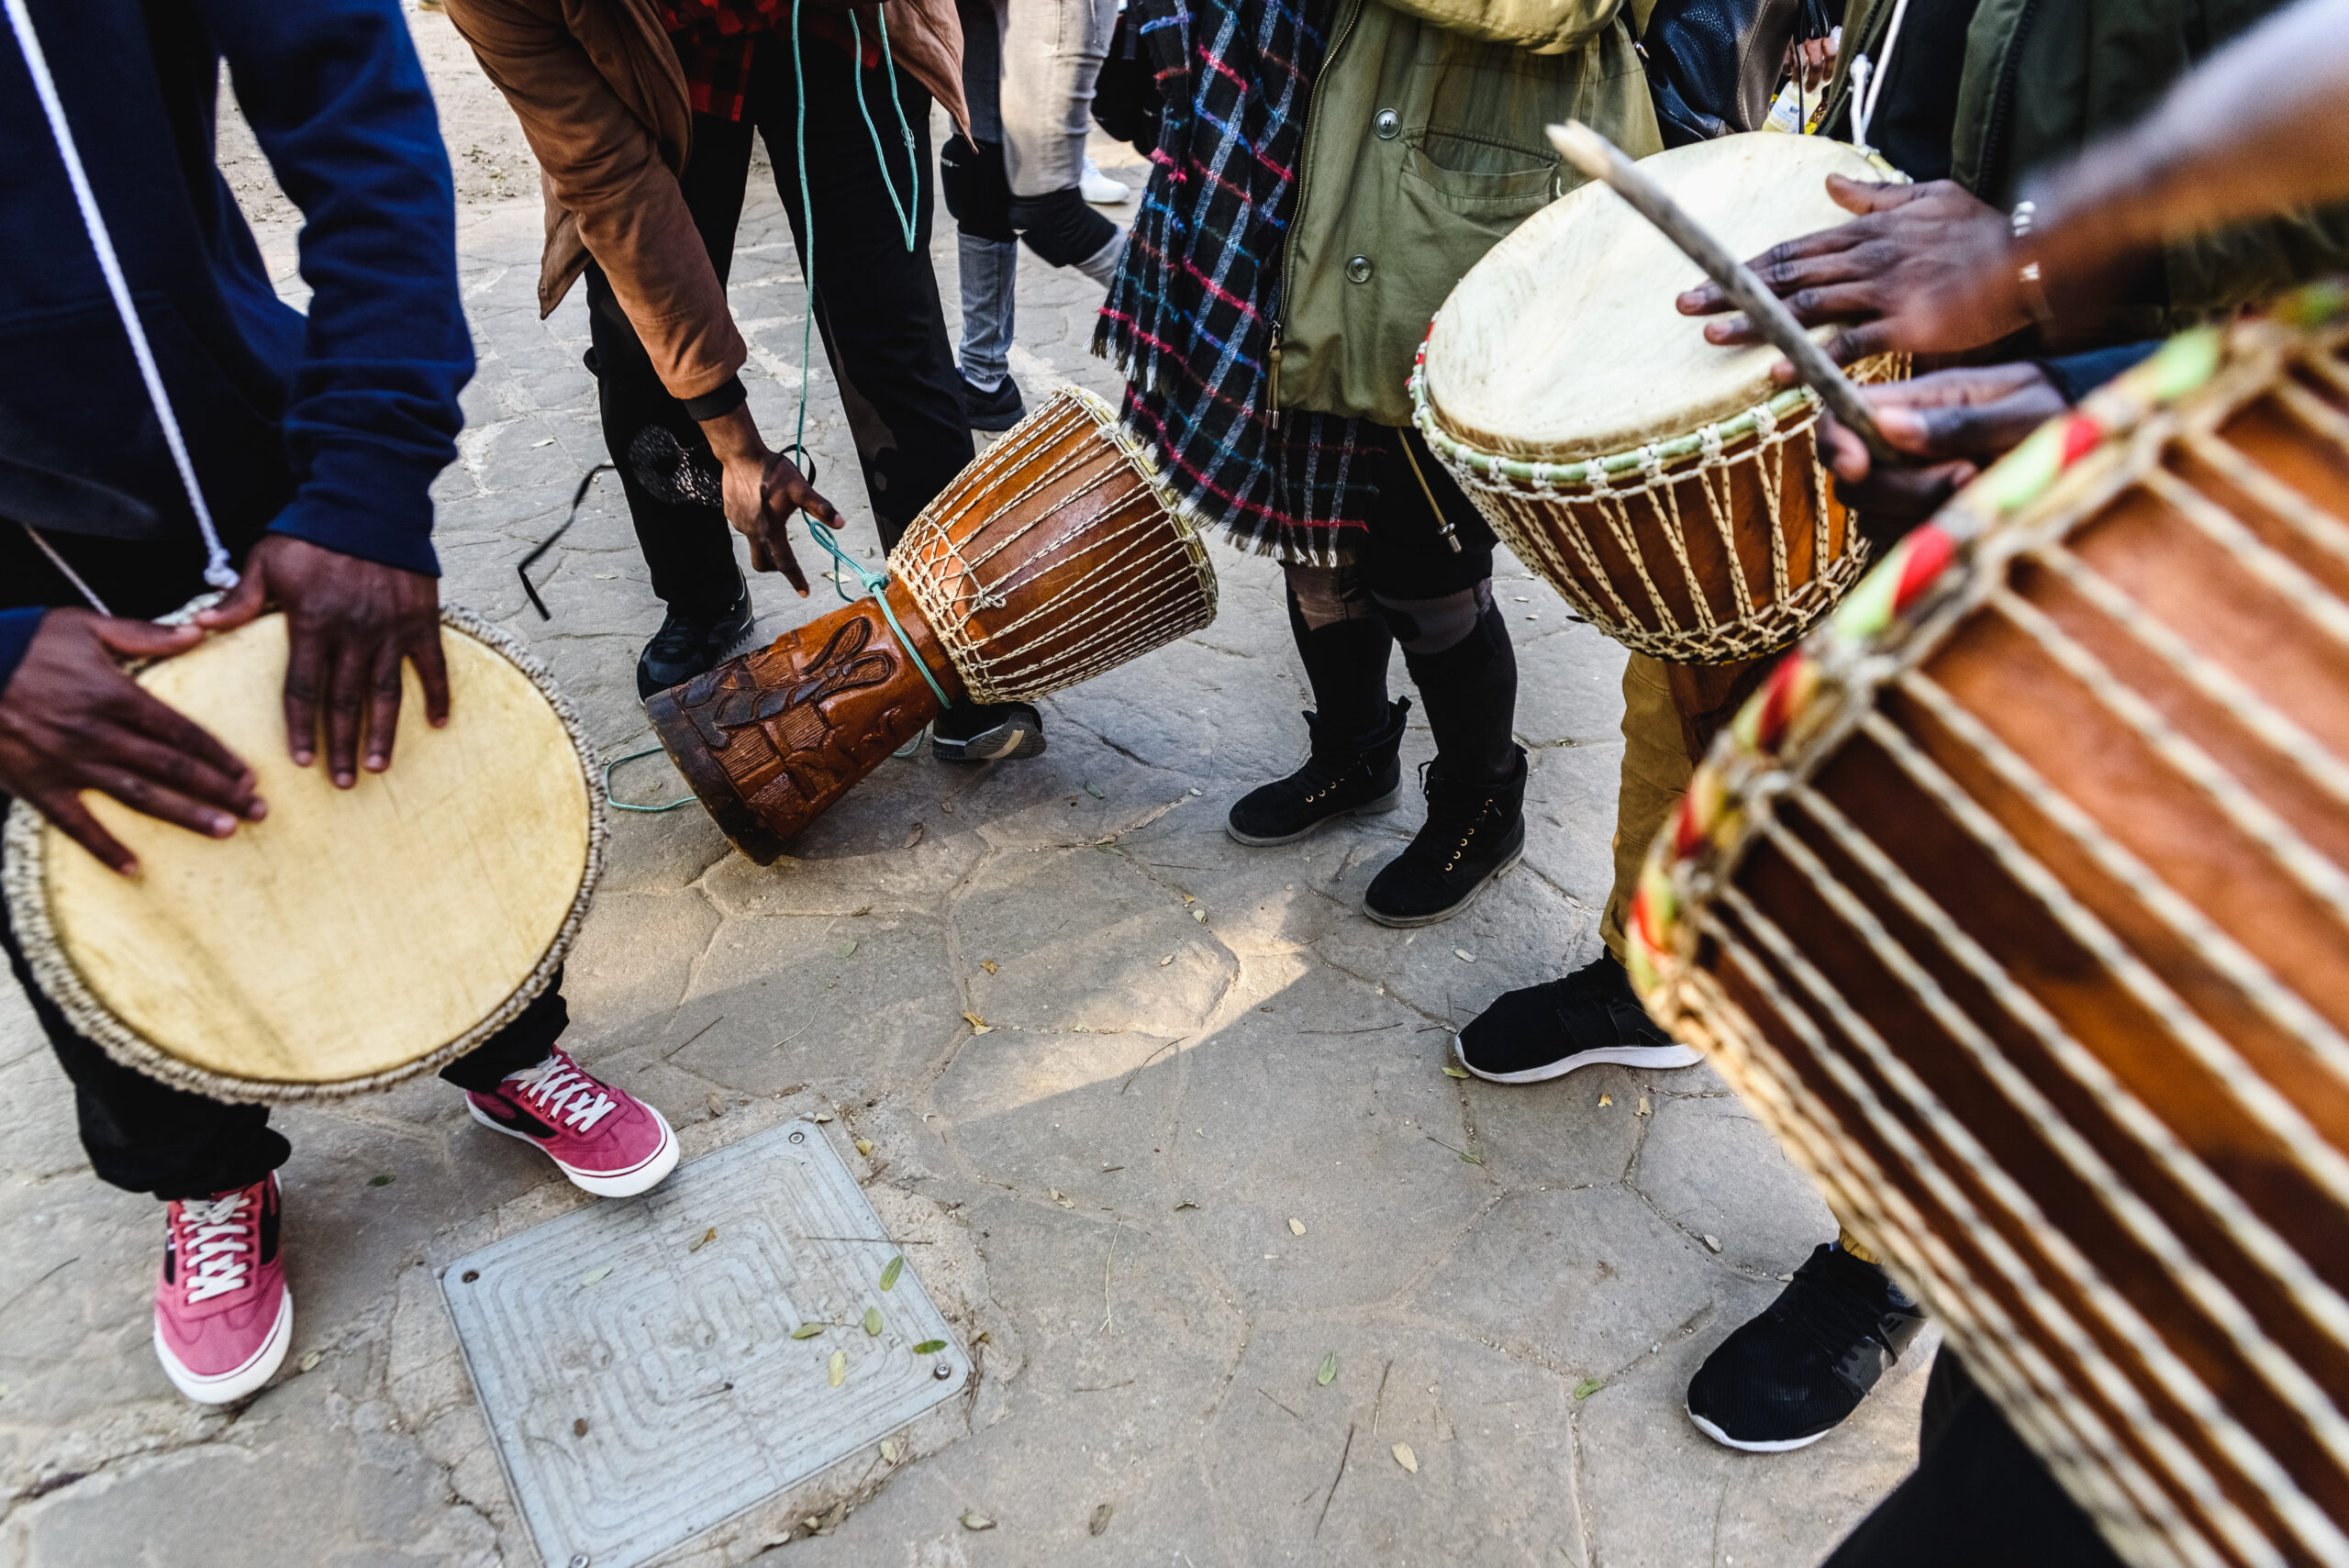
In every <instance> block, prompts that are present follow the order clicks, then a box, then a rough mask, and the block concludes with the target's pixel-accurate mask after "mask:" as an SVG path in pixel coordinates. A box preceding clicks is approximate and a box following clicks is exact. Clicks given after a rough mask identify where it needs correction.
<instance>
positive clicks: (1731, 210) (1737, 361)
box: [1426, 131, 1883, 462]
mask: <svg viewBox="0 0 2349 1568" xmlns="http://www.w3.org/2000/svg"><path fill="white" fill-rule="evenodd" d="M1640 167H1641V168H1642V169H1643V170H1645V171H1646V172H1648V173H1650V174H1652V175H1653V176H1654V177H1655V178H1656V179H1657V180H1658V181H1659V182H1660V183H1662V184H1663V185H1664V189H1665V190H1666V191H1667V192H1669V193H1670V194H1671V195H1672V197H1673V199H1674V200H1675V201H1677V202H1678V203H1679V204H1680V205H1681V206H1683V207H1685V208H1687V211H1688V212H1689V213H1690V215H1691V216H1693V217H1695V218H1696V219H1697V220H1698V222H1699V223H1702V224H1704V225H1705V226H1706V227H1707V228H1710V229H1711V230H1712V231H1713V233H1715V234H1716V235H1718V236H1720V239H1721V241H1722V243H1724V244H1726V245H1727V246H1728V247H1729V249H1730V251H1731V254H1733V255H1735V256H1738V257H1739V258H1741V259H1751V258H1752V257H1753V256H1755V255H1758V254H1759V253H1761V252H1762V251H1764V250H1768V249H1769V248H1770V247H1771V246H1773V245H1776V244H1777V243H1779V242H1780V241H1781V240H1787V239H1797V238H1798V237H1799V236H1802V235H1805V234H1810V233H1813V232H1815V231H1817V230H1819V229H1822V228H1834V227H1836V226H1837V225H1838V224H1842V223H1848V222H1850V221H1851V219H1852V217H1853V216H1854V215H1853V214H1851V213H1848V212H1845V211H1844V210H1843V209H1842V207H1840V206H1836V205H1835V204H1834V202H1833V201H1831V200H1830V199H1829V197H1828V195H1827V189H1826V185H1827V176H1828V175H1830V174H1843V175H1848V176H1849V177H1851V178H1853V179H1854V180H1877V179H1881V178H1883V173H1882V172H1881V171H1880V170H1878V169H1877V168H1876V166H1875V165H1873V164H1871V163H1870V162H1869V161H1867V159H1866V158H1865V157H1864V156H1862V155H1861V154H1860V153H1859V152H1858V151H1856V150H1854V149H1853V148H1851V147H1848V146H1845V145H1844V144H1843V143H1842V142H1839V141H1831V140H1829V139H1826V138H1824V137H1814V136H1787V135H1784V134H1781V133H1777V132H1771V131H1756V132H1753V133H1751V134H1749V135H1744V136H1728V137H1722V138H1720V139H1717V140H1713V141H1700V142H1697V143H1694V144H1692V145H1690V146H1687V147H1677V148H1674V149H1673V150H1670V151H1668V152H1660V153H1657V154H1656V155H1655V156H1654V157H1653V158H1647V159H1642V161H1641V162H1640ZM1703 281H1704V272H1703V271H1702V270H1701V269H1700V268H1698V265H1697V263H1696V262H1694V261H1690V260H1688V258H1687V257H1686V256H1684V255H1682V254H1681V253H1680V251H1679V250H1678V248H1677V247H1675V245H1674V244H1673V243H1672V241H1671V240H1669V239H1665V238H1664V234H1663V232H1662V231H1661V230H1659V229H1658V228H1655V227H1654V226H1653V224H1651V223H1649V222H1648V220H1647V219H1646V218H1643V217H1641V216H1640V215H1639V214H1638V213H1637V212H1634V211H1633V210H1632V209H1631V205H1630V204H1629V203H1627V202H1625V201H1624V200H1623V199H1622V198H1621V197H1620V196H1618V195H1616V194H1615V193H1614V192H1613V191H1612V190H1610V189H1609V188H1608V187H1607V186H1605V185H1603V184H1601V183H1598V182H1597V181H1595V180H1594V181H1592V182H1591V183H1589V184H1586V185H1582V186H1578V187H1577V188H1575V190H1573V191H1570V192H1568V193H1567V194H1566V195H1564V197H1562V198H1560V199H1559V200H1557V201H1555V202H1553V203H1552V204H1551V205H1550V206H1547V207H1544V208H1543V209H1542V211H1540V212H1538V213H1536V214H1534V215H1533V217H1530V218H1528V219H1527V220H1526V221H1525V222H1524V223H1523V224H1521V225H1520V226H1519V228H1518V229H1517V230H1516V232H1515V233H1513V234H1511V235H1509V237H1508V239H1504V240H1502V241H1501V242H1500V243H1499V244H1498V245H1496V246H1494V247H1493V249H1492V250H1490V251H1489V252H1487V253H1486V257H1485V259H1484V260H1483V261H1479V262H1477V263H1476V265H1475V267H1474V268H1473V269H1471V270H1470V271H1469V272H1468V275H1467V276H1465V277H1464V278H1462V279H1461V280H1460V284H1459V286H1458V287H1457V288H1454V289H1453V291H1452V297H1451V298H1449V299H1447V300H1446V301H1444V304H1443V308H1442V310H1440V311H1439V312H1437V314H1436V318H1435V326H1434V328H1433V330H1432V332H1431V334H1430V336H1429V339H1428V347H1427V361H1426V364H1427V370H1426V373H1427V395H1428V401H1429V402H1430V404H1431V405H1432V406H1433V411H1434V413H1435V416H1436V417H1437V419H1438V420H1439V421H1441V423H1442V426H1443V428H1445V429H1447V430H1449V431H1450V432H1451V433H1452V434H1453V435H1454V436H1456V437H1458V438H1459V439H1462V440H1464V441H1467V442H1470V443H1471V444H1473V445H1475V446H1478V447H1481V448H1484V449H1485V450H1488V451H1494V452H1498V453H1501V454H1503V455H1505V456H1509V457H1522V458H1534V459H1540V460H1544V461H1554V462H1575V461H1576V460H1579V459H1582V458H1588V457H1604V456H1608V455H1610V454H1612V453H1616V452H1621V451H1629V450H1632V449H1634V448H1637V447H1640V446H1643V445H1645V444H1646V443H1647V442H1650V441H1654V440H1661V439H1665V438H1667V437H1671V436H1677V435H1682V434H1685V433H1687V432H1688V431H1691V430H1695V429H1698V428H1701V427H1703V426H1706V425H1710V424H1715V423H1718V422H1720V421H1721V420H1723V419H1727V418H1730V417H1733V416H1735V415H1738V414H1742V413H1743V412H1744V411H1745V410H1746V409H1748V408H1751V407H1753V406H1754V405H1755V404H1757V403H1763V402H1766V401H1767V400H1768V399H1769V397H1770V396H1771V395H1772V394H1773V393H1775V392H1776V391H1778V390H1779V389H1778V388H1776V387H1775V386H1773V385H1772V384H1771V382H1770V366H1771V365H1772V364H1773V363H1774V362H1775V361H1776V360H1777V359H1778V358H1779V354H1778V350H1776V349H1774V348H1770V347H1768V346H1766V345H1765V346H1762V347H1759V348H1747V349H1731V348H1721V347H1719V346H1717V345H1715V344H1712V343H1708V342H1707V341H1705V336H1704V328H1705V323H1706V321H1707V320H1708V319H1709V318H1708V317H1691V316H1683V315H1681V314H1680V313H1679V312H1678V311H1677V310H1675V309H1674V308H1673V303H1672V302H1673V297H1674V296H1675V295H1677V294H1679V293H1680V292H1681V291H1682V290H1683V289H1687V288H1691V287H1693V286H1695V285H1696V284H1699V283H1702V282H1703ZM1830 335H1831V328H1818V329H1817V330H1816V331H1815V332H1814V333H1813V336H1814V337H1817V338H1819V339H1822V340H1823V339H1826V338H1827V337H1829V336H1830Z"/></svg>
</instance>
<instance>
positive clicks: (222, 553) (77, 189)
mask: <svg viewBox="0 0 2349 1568" xmlns="http://www.w3.org/2000/svg"><path fill="white" fill-rule="evenodd" d="M5 3H6V6H7V7H8V25H9V27H10V28H14V29H15V31H16V35H17V48H18V49H20V50H23V51H24V56H25V66H26V69H27V70H28V71H30V72H32V78H33V91H34V92H35V93H37V94H38V95H39V97H40V106H41V109H42V111H43V112H44V113H45V114H47V115H48V117H49V133H50V137H51V138H52V139H54V140H55V141H56V143H57V155H58V157H59V158H61V159H62V160H63V161H64V163H65V177H66V179H67V180H68V181H69V182H71V183H72V186H73V200H74V203H75V205H76V206H79V207H80V208H81V209H82V227H83V229H85V230H86V231H87V232H88V234H89V236H90V248H91V249H92V250H95V251H96V252H97V254H98V271H100V272H103V273H105V274H106V292H107V294H109V295H112V296H113V299H114V308H115V314H116V315H117V316H119V317H122V329H123V331H124V332H126V333H128V335H129V338H130V352H131V354H132V356H133V357H134V358H135V359H137V360H138V361H139V378H140V379H141V380H143V381H144V382H146V384H147V398H148V401H149V402H150V403H152V404H153V405H154V406H155V418H156V421H157V422H158V423H159V424H161V426H162V429H163V441H164V444H165V445H167V446H169V447H170V448H171V449H172V462H173V464H174V465H175V466H176V467H177V468H178V469H179V472H180V484H182V485H183V486H184V487H185V489H186V491H187V504H188V506H189V508H190V509H191V510H193V511H194V512H195V526H196V527H197V528H199V529H200V530H202V532H203V534H204V557H205V561H204V580H205V581H206V583H209V584H212V585H213V586H214V587H216V588H222V589H227V588H233V587H235V586H236V585H237V573H236V569H235V568H234V567H232V566H230V565H229V564H228V551H227V550H223V549H222V548H221V547H220V534H219V530H218V529H217V528H214V527H213V525H212V509H211V508H210V507H208V506H206V505H205V504H204V489H203V487H202V486H201V485H199V484H196V482H195V463H194V462H192V461H190V459H189V457H188V455H187V442H186V441H185V440H184V439H183V438H182V437H181V435H180V422H179V420H178V419H177V418H176V417H173V413H172V395H171V394H170V393H169V392H167V391H166V390H164V387H163V373H162V372H161V370H159V369H157V368H156V365H155V351H154V350H153V349H151V348H150V347H149V346H148V343H147V329H146V328H144V327H142V326H141V325H140V324H139V310H138V307H137V306H134V305H133V304H132V303H131V299H130V284H129V282H128V279H126V278H125V277H124V276H123V273H122V262H121V261H120V260H119V259H118V258H117V256H116V255H115V249H114V236H113V233H112V232H111V231H110V230H109V229H108V228H106V215H105V214H104V213H102V212H100V211H99V210H98V198H97V195H96V193H95V192H94V191H92V190H91V189H90V177H89V175H88V173H87V172H84V171H83V167H82V150H81V147H80V144H79V143H77V142H76V141H75V140H74V139H73V128H72V126H71V125H69V124H67V123H66V119H65V105H64V103H63V101H62V100H61V99H60V98H59V97H58V95H57V82H56V80H55V79H54V78H53V77H51V76H50V73H49V56H48V55H47V54H46V53H45V52H43V50H42V49H41V46H40V35H39V33H37V32H35V31H34V30H33V18H32V14H31V13H30V12H29V11H28V10H27V9H26V8H25V0H5ZM25 531H26V532H27V533H28V534H31V535H32V536H33V539H34V542H36V543H38V544H39V546H40V547H41V550H42V551H43V552H44V553H45V554H47V555H48V557H49V558H50V560H51V561H53V562H56V563H57V565H58V567H59V568H60V569H61V570H62V571H63V572H64V573H65V575H66V578H67V580H68V581H70V582H71V583H72V584H73V585H74V586H75V587H76V588H78V589H80V590H81V592H82V596H83V598H85V599H87V600H89V601H90V603H91V604H92V605H93V606H95V607H96V608H97V611H98V613H99V614H101V615H104V614H106V606H105V605H104V604H103V603H101V602H100V601H99V599H98V596H97V595H95V594H93V593H91V592H90V588H89V585H88V584H85V583H83V581H82V579H81V578H80V576H78V575H77V574H76V573H74V572H73V570H72V568H71V567H69V566H67V565H66V564H65V562H64V561H63V560H62V559H61V557H60V556H59V555H58V553H57V551H56V550H55V549H53V548H52V547H51V546H50V543H49V541H48V540H47V539H42V538H41V536H40V535H39V532H38V531H36V530H35V529H34V528H33V527H32V525H31V524H29V523H28V524H26V525H25Z"/></svg>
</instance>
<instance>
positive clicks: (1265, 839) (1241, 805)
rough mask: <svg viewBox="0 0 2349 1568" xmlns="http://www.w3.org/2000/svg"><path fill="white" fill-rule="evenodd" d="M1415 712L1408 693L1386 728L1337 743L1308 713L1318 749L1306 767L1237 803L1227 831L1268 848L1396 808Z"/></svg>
mask: <svg viewBox="0 0 2349 1568" xmlns="http://www.w3.org/2000/svg"><path fill="white" fill-rule="evenodd" d="M1380 657H1382V658H1384V657H1385V655H1383V654H1382V655H1381V656H1380ZM1410 711H1411V701H1410V699H1409V698H1408V697H1405V698H1403V699H1402V700H1401V701H1399V702H1397V703H1396V704H1394V705H1393V706H1391V707H1389V708H1388V709H1387V712H1386V728H1384V729H1382V730H1380V731H1379V732H1378V733H1377V734H1376V735H1375V736H1373V737H1372V738H1371V739H1370V740H1369V742H1368V743H1367V744H1365V745H1362V746H1359V747H1355V746H1342V745H1339V744H1337V743H1336V739H1335V737H1332V736H1327V735H1324V734H1323V733H1322V724H1321V718H1320V716H1319V715H1318V714H1313V713H1308V714H1307V715H1306V716H1305V728H1306V729H1307V731H1308V733H1309V734H1311V735H1312V737H1313V754H1312V755H1311V756H1309V757H1308V758H1306V759H1305V766H1303V767H1301V768H1299V769H1297V772H1295V773H1291V774H1289V776H1288V777H1286V778H1285V779H1275V780H1274V781H1273V782H1272V783H1270V784H1259V785H1257V786H1256V787H1255V788H1254V789H1252V790H1250V791H1249V792H1248V793H1247V794H1246V795H1241V797H1240V798H1239V799H1238V800H1236V801H1234V802H1232V806H1231V812H1230V815H1229V816H1227V817H1225V818H1224V819H1223V830H1224V831H1225V832H1227V833H1229V834H1230V835H1231V837H1232V839H1233V840H1235V841H1237V842H1239V843H1242V844H1246V845H1248V846H1249V847H1250V848H1252V849H1264V848H1266V847H1268V846H1270V845H1273V844H1293V843H1295V842H1297V840H1299V839H1302V838H1304V837H1305V836H1306V835H1307V834H1308V833H1310V832H1313V831H1315V830H1316V829H1318V828H1320V827H1321V825H1322V824H1323V823H1325V822H1330V821H1332V820H1334V819H1335V818H1337V817H1368V816H1373V815H1375V814H1376V813H1378V812H1381V811H1392V810H1394V809H1395V806H1396V803H1397V801H1399V800H1401V799H1402V798H1403V764H1402V763H1401V762H1398V761H1397V753H1398V752H1399V751H1401V750H1402V747H1403V721H1404V719H1405V717H1407V716H1408V714H1409V713H1410Z"/></svg>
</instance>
